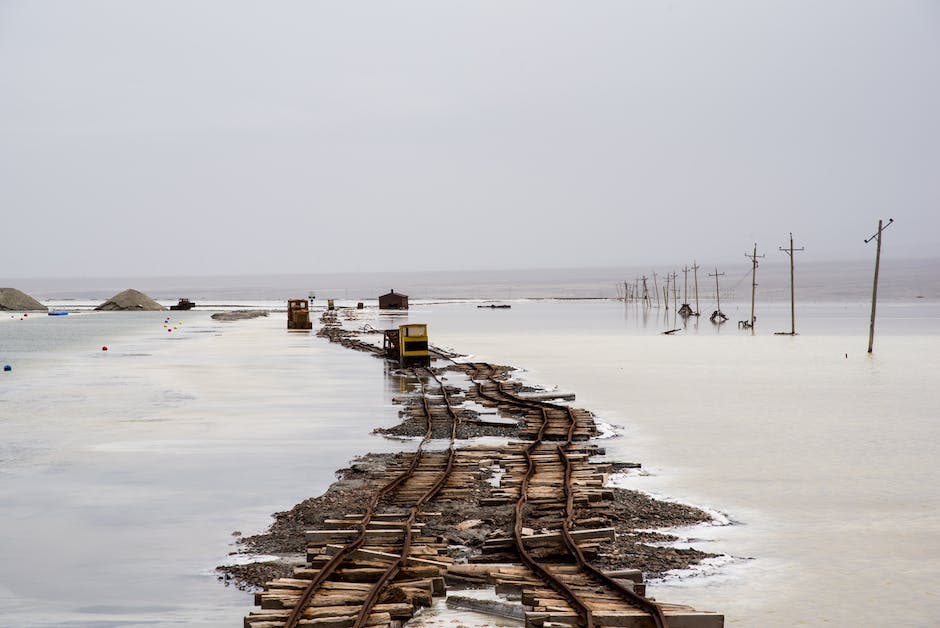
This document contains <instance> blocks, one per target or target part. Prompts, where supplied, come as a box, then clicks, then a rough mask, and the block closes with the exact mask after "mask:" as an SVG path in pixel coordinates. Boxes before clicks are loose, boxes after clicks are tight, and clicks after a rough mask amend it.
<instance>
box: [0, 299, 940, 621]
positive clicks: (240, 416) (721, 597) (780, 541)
mask: <svg viewBox="0 0 940 628" xmlns="http://www.w3.org/2000/svg"><path fill="white" fill-rule="evenodd" d="M512 305H513V307H512V309H509V310H489V309H478V308H477V307H476V304H475V303H466V302H465V303H453V304H442V303H438V304H433V305H421V304H418V305H417V306H415V307H414V308H413V309H412V310H411V311H410V312H409V313H407V314H399V315H394V316H385V315H382V316H378V315H377V314H376V313H375V311H373V310H366V311H364V312H360V313H356V315H357V316H359V317H360V318H359V320H357V321H354V322H350V323H349V324H350V325H352V326H361V325H365V324H371V325H373V326H375V327H387V326H390V325H392V324H395V325H397V324H399V323H401V322H404V321H405V320H412V321H426V322H429V323H430V325H431V334H432V341H433V342H434V343H435V344H438V345H440V346H449V347H452V348H454V349H456V350H458V351H461V352H467V353H472V354H474V355H475V356H476V357H478V358H479V359H485V360H489V361H493V362H499V363H505V364H514V365H518V366H520V367H523V368H524V369H525V370H524V371H523V372H521V373H520V376H521V377H523V378H525V379H526V380H528V381H530V382H532V383H537V384H542V385H547V386H549V387H552V386H556V385H557V386H558V387H560V388H563V389H565V390H570V391H573V392H575V393H577V395H578V399H577V402H576V404H577V405H579V406H583V407H587V408H589V409H591V410H593V411H594V412H595V413H597V414H598V416H599V418H601V419H602V420H604V421H607V422H609V423H611V424H614V425H615V426H617V429H618V436H617V437H615V438H613V439H609V440H606V441H605V442H604V444H605V445H606V446H607V447H608V451H609V456H610V457H611V458H615V459H619V460H633V461H639V462H642V463H643V467H644V469H643V471H644V472H643V473H642V474H636V475H632V476H629V477H627V478H625V479H624V482H625V483H626V485H628V486H632V487H635V488H640V489H642V490H647V491H651V492H654V493H659V494H663V495H666V496H669V497H673V498H678V499H682V500H686V501H689V502H691V503H695V504H699V505H703V506H706V507H709V508H713V509H716V510H719V511H721V512H722V513H724V514H725V515H726V516H727V517H728V518H730V519H731V520H733V521H734V522H735V524H734V525H729V526H714V527H704V528H697V529H695V530H693V531H689V532H684V534H687V535H689V536H694V537H695V539H696V540H694V541H693V545H695V546H696V547H699V548H700V549H705V550H709V551H714V552H723V553H727V554H729V555H730V556H732V557H734V560H732V561H730V562H726V563H723V564H721V565H719V566H718V567H716V568H715V569H713V570H711V571H709V572H708V575H707V576H682V577H680V576H678V575H677V576H676V577H673V578H668V579H666V581H664V582H662V583H659V584H654V585H653V586H652V587H651V591H652V593H653V595H655V596H657V597H659V598H660V599H663V600H666V601H672V602H678V603H690V604H693V605H695V606H697V607H699V608H703V609H708V610H717V611H721V612H724V613H725V614H726V615H727V618H728V625H740V626H791V625H819V624H822V623H827V624H828V625H833V626H859V625H878V624H880V623H881V622H880V621H872V618H873V617H878V615H876V614H875V613H876V612H877V613H885V612H891V613H892V618H893V619H892V622H894V621H899V622H901V623H905V624H906V625H913V626H921V625H923V626H927V625H932V624H933V618H934V617H936V616H940V602H938V600H937V596H936V595H935V594H933V593H932V592H931V591H932V587H931V586H930V585H931V584H932V582H933V581H935V579H936V578H937V577H938V576H940V569H938V566H937V561H936V560H935V557H936V556H937V555H938V550H940V515H938V513H940V490H938V488H937V487H938V486H940V483H938V480H940V477H938V475H940V473H938V470H937V467H936V465H935V464H934V451H933V450H934V448H935V445H934V443H936V442H937V437H938V436H940V434H938V433H937V432H938V428H937V427H936V424H935V421H934V418H935V415H936V408H937V407H940V396H938V392H937V387H936V381H937V380H936V376H935V375H934V373H936V372H937V368H938V366H940V364H938V360H940V359H938V357H937V356H938V355H940V335H938V334H937V332H936V329H938V326H937V323H938V321H940V314H938V312H940V310H938V308H937V306H936V305H934V304H933V303H931V302H923V301H921V302H916V301H912V302H909V303H906V302H898V303H891V304H885V305H883V306H882V307H880V308H879V326H878V336H877V337H876V345H875V347H876V352H875V354H874V356H867V355H866V354H865V348H866V346H867V332H868V327H867V317H868V306H867V305H865V304H864V303H857V304H852V303H849V304H825V303H820V304H814V305H812V306H801V307H800V308H799V309H798V310H797V325H796V326H797V330H798V331H799V332H800V335H798V336H795V337H790V336H775V335H773V331H780V330H783V329H788V327H789V324H790V320H789V307H788V306H786V305H781V304H770V305H767V304H764V305H761V306H760V307H759V310H758V323H759V325H758V328H757V331H756V335H754V336H751V334H750V332H746V331H740V330H738V329H737V328H736V327H734V326H733V325H734V321H736V320H738V319H744V318H747V307H745V306H744V305H740V304H731V305H730V307H727V308H726V312H728V313H729V315H730V316H731V318H732V320H731V322H729V323H726V324H725V325H723V326H721V327H720V328H716V327H714V326H712V325H711V323H709V322H708V321H707V320H701V321H698V323H697V329H696V323H694V322H693V323H690V324H689V326H688V328H687V329H684V330H683V331H681V332H678V333H676V334H674V335H672V336H665V335H662V334H661V333H660V332H662V331H664V330H667V329H672V328H674V326H675V325H676V322H677V321H676V319H674V318H673V317H671V313H670V316H666V314H665V312H663V311H656V310H653V311H651V312H649V311H645V310H642V309H640V308H636V307H635V306H633V305H627V306H624V304H622V303H618V302H612V301H610V302H606V301H587V302H566V301H539V302H532V301H515V302H513V303H512ZM282 318H283V314H280V315H272V316H271V317H269V318H267V319H255V320H250V321H241V322H237V323H216V322H213V321H211V320H210V319H209V318H208V314H207V313H206V312H204V311H192V312H180V313H174V314H173V316H172V319H171V320H170V328H175V329H174V330H173V331H171V332H167V331H166V330H167V327H164V321H165V320H166V314H165V313H133V314H123V313H98V314H94V313H88V314H81V315H71V316H67V317H32V318H31V319H30V320H19V319H18V318H15V317H13V318H3V319H2V321H0V340H2V345H0V361H2V362H4V363H11V364H12V365H13V366H14V370H13V371H12V372H11V373H2V374H0V429H2V430H3V434H4V438H3V442H2V445H0V503H2V504H3V512H2V526H3V528H2V530H3V534H2V535H0V555H2V556H4V558H5V560H4V561H3V562H2V563H0V601H2V604H0V625H31V626H59V625H70V626H108V625H115V626H116V625H120V626H128V625H130V626H133V625H168V626H169V625H181V624H184V625H199V626H216V625H217V626H223V625H233V624H234V625H237V624H238V623H239V622H240V621H241V617H242V616H243V615H244V614H245V613H246V612H247V611H249V610H250V609H251V608H252V603H251V599H250V596H248V595H246V594H244V593H242V592H238V591H235V590H233V589H230V588H225V587H223V586H221V585H220V584H219V583H218V582H217V581H216V579H215V576H214V574H213V571H212V570H213V567H214V566H215V565H217V564H219V563H220V562H222V561H223V560H224V559H225V555H226V553H227V552H229V551H231V550H232V549H233V547H232V546H231V541H232V537H231V533H232V531H234V530H240V531H242V532H245V533H246V534H247V533H253V532H257V531H260V530H261V529H263V528H264V527H265V526H266V525H267V523H268V522H269V521H270V519H269V518H268V515H269V514H270V513H272V512H275V511H277V510H283V509H286V508H289V507H290V506H292V505H293V504H294V503H296V502H298V501H300V500H301V499H303V498H305V497H308V496H312V495H316V494H319V493H320V492H322V490H323V489H325V488H326V486H327V485H328V484H329V482H330V481H332V479H333V471H334V470H336V469H338V468H341V467H342V466H344V465H345V464H346V463H347V462H348V460H349V458H350V457H351V456H352V455H353V454H355V453H365V452H366V451H381V450H385V451H395V450H399V449H400V448H402V447H407V446H409V445H408V444H404V445H403V444H402V443H399V442H387V441H383V440H381V439H378V438H376V437H373V436H371V435H370V431H371V429H372V428H373V427H376V426H380V425H391V424H394V422H395V420H396V416H397V408H395V407H394V406H393V405H392V404H391V397H392V396H395V395H398V394H400V393H401V388H400V382H399V381H398V380H397V379H395V378H393V377H389V376H387V373H386V369H385V367H384V365H383V363H382V362H381V361H380V360H376V359H375V358H373V357H371V356H368V355H365V354H361V353H357V352H352V351H349V350H346V349H343V348H341V347H337V346H331V345H329V344H328V343H327V342H326V341H324V340H322V339H320V338H316V337H315V336H313V335H311V334H306V333H288V332H286V331H285V330H284V329H283V327H284V324H283V320H282ZM180 321H182V323H183V324H182V325H180V324H179V323H180ZM678 322H679V325H678V326H679V327H681V320H680V321H678ZM102 345H108V347H109V351H108V352H102V351H101V346H102ZM846 354H848V357H846Z"/></svg>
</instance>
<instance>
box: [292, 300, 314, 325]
mask: <svg viewBox="0 0 940 628" xmlns="http://www.w3.org/2000/svg"><path fill="white" fill-rule="evenodd" d="M287 328H288V329H312V328H313V323H311V322H310V302H309V301H307V299H289V300H288V301H287Z"/></svg>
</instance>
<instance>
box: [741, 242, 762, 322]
mask: <svg viewBox="0 0 940 628" xmlns="http://www.w3.org/2000/svg"><path fill="white" fill-rule="evenodd" d="M744 257H750V258H751V262H753V264H754V267H753V269H752V270H751V335H752V336H753V335H754V321H755V320H757V319H756V318H755V317H754V295H755V294H756V293H757V258H759V257H765V256H764V255H758V254H757V243H756V242H755V243H754V252H753V253H751V254H750V255H748V254H747V253H745V254H744Z"/></svg>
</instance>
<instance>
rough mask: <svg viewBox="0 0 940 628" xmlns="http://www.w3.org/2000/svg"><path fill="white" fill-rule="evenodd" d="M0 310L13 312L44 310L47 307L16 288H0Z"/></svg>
mask: <svg viewBox="0 0 940 628" xmlns="http://www.w3.org/2000/svg"><path fill="white" fill-rule="evenodd" d="M0 310H10V311H13V312H36V311H39V312H46V311H48V310H49V308H47V307H46V306H45V305H43V304H42V303H40V302H39V301H37V300H36V299H34V298H33V297H31V296H29V295H28V294H26V293H25V292H20V291H19V290H17V289H16V288H0Z"/></svg>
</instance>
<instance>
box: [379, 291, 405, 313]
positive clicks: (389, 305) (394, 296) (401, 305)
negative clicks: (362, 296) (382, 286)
mask: <svg viewBox="0 0 940 628" xmlns="http://www.w3.org/2000/svg"><path fill="white" fill-rule="evenodd" d="M379 309H381V310H407V309H408V295H407V294H399V293H397V292H395V291H394V290H392V291H391V292H389V293H388V294H383V295H382V296H380V297H379Z"/></svg>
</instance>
